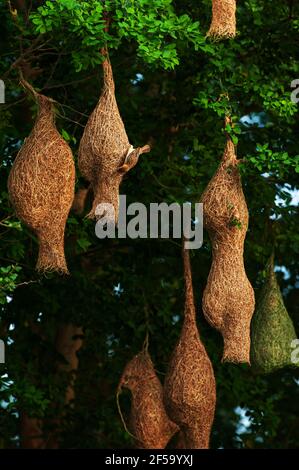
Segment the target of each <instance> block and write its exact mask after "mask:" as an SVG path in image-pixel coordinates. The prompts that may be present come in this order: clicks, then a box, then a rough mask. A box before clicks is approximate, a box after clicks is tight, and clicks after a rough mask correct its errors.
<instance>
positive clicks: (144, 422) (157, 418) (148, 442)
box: [119, 351, 178, 449]
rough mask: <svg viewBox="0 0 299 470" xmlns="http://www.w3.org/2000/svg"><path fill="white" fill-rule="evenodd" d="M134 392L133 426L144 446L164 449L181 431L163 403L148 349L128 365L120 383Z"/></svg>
mask: <svg viewBox="0 0 299 470" xmlns="http://www.w3.org/2000/svg"><path fill="white" fill-rule="evenodd" d="M122 388H127V389H129V390H130V391H131V394H132V402H131V416H130V425H129V427H130V429H131V432H132V433H133V436H134V437H135V438H136V439H137V442H138V447H139V448H143V449H164V448H165V447H166V445H167V444H168V442H169V441H170V439H171V438H172V437H173V435H174V434H175V433H176V432H177V431H178V427H177V426H176V424H174V423H172V422H171V421H170V419H169V418H168V416H167V414H166V411H165V408H164V404H163V389H162V385H161V383H160V381H159V379H158V377H157V375H156V372H155V369H154V366H153V363H152V360H151V358H150V356H149V354H148V352H147V351H142V352H140V353H139V354H137V355H136V356H135V357H134V358H133V359H132V360H131V361H130V362H129V363H128V364H127V365H126V367H125V370H124V372H123V374H122V377H121V380H120V383H119V392H120V391H121V389H122Z"/></svg>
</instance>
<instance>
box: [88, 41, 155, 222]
mask: <svg viewBox="0 0 299 470" xmlns="http://www.w3.org/2000/svg"><path fill="white" fill-rule="evenodd" d="M102 54H103V55H104V57H105V60H104V62H103V72H104V86H103V90H102V94H101V97H100V99H99V102H98V104H97V106H96V108H95V109H94V111H93V112H92V113H91V115H90V117H89V119H88V122H87V124H86V127H85V130H84V133H83V136H82V139H81V142H80V148H79V169H80V171H81V173H82V175H83V176H84V178H86V179H87V180H88V181H89V182H90V183H91V185H92V188H93V192H94V201H93V205H92V209H91V211H90V213H89V217H90V218H97V217H99V216H101V215H103V214H101V213H96V208H97V206H98V204H101V203H106V204H112V206H113V208H114V213H115V221H116V222H117V220H118V208H119V186H120V183H121V181H122V179H123V176H124V174H125V173H127V172H128V171H129V170H130V169H131V168H133V167H134V166H135V165H136V163H137V162H138V158H139V156H140V155H141V154H142V153H146V152H149V151H150V147H149V146H148V145H145V146H143V147H138V148H136V149H134V148H133V146H132V145H131V144H130V142H129V139H128V136H127V134H126V130H125V126H124V123H123V121H122V118H121V116H120V113H119V109H118V106H117V102H116V98H115V85H114V80H113V72H112V67H111V63H110V60H109V56H108V52H107V50H106V49H103V50H102Z"/></svg>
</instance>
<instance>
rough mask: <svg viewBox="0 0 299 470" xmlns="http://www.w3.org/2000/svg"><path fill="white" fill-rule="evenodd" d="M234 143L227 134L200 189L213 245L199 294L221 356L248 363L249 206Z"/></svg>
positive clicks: (251, 298) (250, 305) (250, 308)
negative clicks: (218, 340)
mask: <svg viewBox="0 0 299 470" xmlns="http://www.w3.org/2000/svg"><path fill="white" fill-rule="evenodd" d="M238 163H239V161H238V160H237V157H236V153H235V147H234V144H233V143H232V141H231V139H230V138H228V139H227V143H226V148H225V152H224V155H223V157H222V161H221V163H220V165H219V167H218V169H217V171H216V173H215V174H214V176H213V178H212V179H211V181H210V182H209V184H208V186H207V188H206V190H205V191H204V193H203V195H202V197H201V202H202V203H203V218H204V227H205V228H206V229H207V231H208V233H209V236H210V240H211V244H212V254H213V260H212V266H211V269H210V273H209V277H208V281H207V285H206V288H205V291H204V294H203V312H204V315H205V317H206V318H207V320H208V321H209V323H210V324H211V325H212V326H213V327H214V328H216V329H217V330H219V331H220V332H221V333H222V336H223V338H224V352H223V361H228V362H234V363H240V362H244V363H250V322H251V318H252V315H253V311H254V305H255V299H254V291H253V288H252V286H251V284H250V282H249V280H248V278H247V275H246V272H245V267H244V259H243V252H244V241H245V237H246V233H247V228H248V209H247V205H246V201H245V197H244V194H243V190H242V183H241V178H240V174H239V169H238Z"/></svg>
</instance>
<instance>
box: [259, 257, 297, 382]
mask: <svg viewBox="0 0 299 470" xmlns="http://www.w3.org/2000/svg"><path fill="white" fill-rule="evenodd" d="M251 338H252V339H251V361H252V366H253V368H254V369H255V370H256V372H259V373H264V374H269V373H271V372H274V371H276V370H278V369H281V368H283V367H288V366H291V367H295V366H298V364H296V363H295V362H293V361H292V352H293V351H294V349H293V347H292V345H293V346H294V340H296V339H297V335H296V331H295V328H294V325H293V322H292V320H291V318H290V316H289V314H288V312H287V309H286V307H285V305H284V301H283V297H282V294H281V291H280V288H279V285H278V282H277V278H276V275H275V272H274V256H273V255H272V256H271V258H270V260H269V262H268V265H267V277H266V280H265V283H264V286H263V288H262V290H261V293H260V297H259V301H258V303H257V307H256V312H255V314H254V316H253V320H252V329H251Z"/></svg>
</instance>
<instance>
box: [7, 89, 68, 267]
mask: <svg viewBox="0 0 299 470" xmlns="http://www.w3.org/2000/svg"><path fill="white" fill-rule="evenodd" d="M21 83H22V84H23V86H24V87H25V88H27V90H29V91H30V92H31V93H32V94H33V95H34V97H35V99H36V101H37V103H38V115H37V118H36V121H35V124H34V127H33V129H32V131H31V134H30V135H29V137H27V139H25V142H24V144H23V146H22V148H21V149H20V151H19V153H18V155H17V157H16V159H15V161H14V163H13V166H12V169H11V171H10V174H9V178H8V191H9V196H10V199H11V201H12V204H13V206H14V208H15V210H16V213H17V216H18V217H19V218H20V219H21V220H22V221H23V222H24V223H25V224H26V225H28V227H29V228H30V229H32V230H33V231H34V232H35V234H36V235H37V237H38V242H39V254H38V261H37V265H36V268H37V270H38V271H41V272H45V271H58V272H60V273H67V272H68V269H67V265H66V261H65V255H64V231H65V224H66V220H67V217H68V213H69V211H70V208H71V205H72V201H73V198H74V185H75V166H74V161H73V156H72V152H71V149H70V147H69V146H68V144H67V143H66V142H65V141H64V140H63V138H62V137H61V135H60V134H59V133H58V131H57V129H56V127H55V115H54V110H53V100H51V99H50V98H47V97H46V96H44V95H41V94H39V93H37V92H36V91H35V90H34V89H33V88H32V87H31V85H29V83H27V82H26V81H25V80H21Z"/></svg>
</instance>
